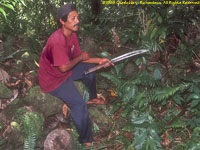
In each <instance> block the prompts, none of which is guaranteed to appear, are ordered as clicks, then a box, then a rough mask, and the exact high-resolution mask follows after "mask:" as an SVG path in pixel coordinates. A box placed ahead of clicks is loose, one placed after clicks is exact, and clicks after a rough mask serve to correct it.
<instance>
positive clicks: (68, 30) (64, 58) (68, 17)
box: [38, 4, 110, 146]
mask: <svg viewBox="0 0 200 150" xmlns="http://www.w3.org/2000/svg"><path fill="white" fill-rule="evenodd" d="M58 17H59V25H60V28H59V29H58V30H56V31H55V32H54V33H53V34H52V35H51V36H50V37H49V39H48V41H47V43H46V45H45V47H44V49H43V51H42V54H41V57H40V67H39V73H38V74H39V84H40V87H41V90H42V91H43V92H48V93H50V94H51V95H53V96H56V97H58V98H60V99H61V100H63V101H64V103H66V104H67V105H68V107H69V108H70V109H71V116H72V119H73V121H74V124H75V126H76V129H77V131H78V133H79V141H80V143H85V144H86V145H88V146H90V145H91V143H92V141H93V137H92V127H91V122H90V118H89V114H88V110H87V107H86V104H85V102H84V100H83V98H82V96H81V95H80V93H79V92H78V90H77V88H76V86H75V85H74V82H73V81H74V80H82V82H83V83H84V84H85V85H86V87H87V88H88V90H89V94H90V103H95V102H98V101H99V99H98V98H97V92H96V77H95V73H90V74H88V75H85V74H84V71H86V70H87V69H89V68H91V67H93V66H94V64H103V63H110V60H108V59H106V58H91V57H90V56H89V54H88V53H87V52H81V50H80V47H79V43H78V39H77V36H76V34H75V33H74V32H75V31H78V23H79V19H78V12H77V10H76V8H75V5H73V4H67V5H64V6H62V7H61V8H59V9H58Z"/></svg>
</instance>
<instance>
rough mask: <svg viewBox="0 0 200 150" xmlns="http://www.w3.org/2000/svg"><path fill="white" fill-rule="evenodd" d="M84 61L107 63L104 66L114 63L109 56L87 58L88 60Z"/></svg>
mask: <svg viewBox="0 0 200 150" xmlns="http://www.w3.org/2000/svg"><path fill="white" fill-rule="evenodd" d="M83 62H84V63H94V64H99V65H101V64H105V63H107V64H106V65H105V66H104V67H108V66H110V65H114V64H112V63H111V61H110V60H109V59H107V58H89V59H87V60H85V61H83Z"/></svg>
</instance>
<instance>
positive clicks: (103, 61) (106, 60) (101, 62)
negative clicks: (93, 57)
mask: <svg viewBox="0 0 200 150" xmlns="http://www.w3.org/2000/svg"><path fill="white" fill-rule="evenodd" d="M99 64H100V65H101V64H105V66H104V68H106V67H108V66H110V65H113V66H114V64H113V63H111V61H110V60H109V59H107V58H100V61H99Z"/></svg>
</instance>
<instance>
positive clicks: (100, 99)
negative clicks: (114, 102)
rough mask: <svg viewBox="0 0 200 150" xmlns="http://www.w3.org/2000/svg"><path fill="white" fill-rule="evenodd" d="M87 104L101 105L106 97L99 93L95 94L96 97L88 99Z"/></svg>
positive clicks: (104, 102)
mask: <svg viewBox="0 0 200 150" xmlns="http://www.w3.org/2000/svg"><path fill="white" fill-rule="evenodd" d="M87 104H101V105H105V104H107V102H106V99H105V97H104V96H103V95H101V94H97V98H95V99H92V100H89V101H88V102H87Z"/></svg>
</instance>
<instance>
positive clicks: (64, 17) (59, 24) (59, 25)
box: [57, 14, 69, 28]
mask: <svg viewBox="0 0 200 150" xmlns="http://www.w3.org/2000/svg"><path fill="white" fill-rule="evenodd" d="M68 15H69V14H67V15H65V16H63V17H62V18H60V19H61V20H62V21H64V22H66V21H67V18H68ZM60 19H58V21H57V25H58V28H61V27H62V24H61V22H60Z"/></svg>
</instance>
